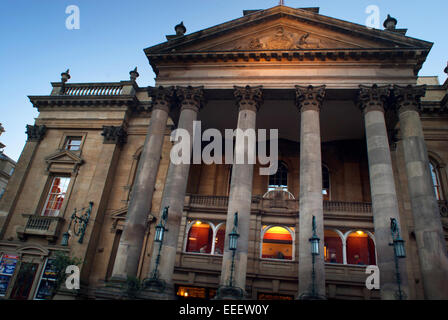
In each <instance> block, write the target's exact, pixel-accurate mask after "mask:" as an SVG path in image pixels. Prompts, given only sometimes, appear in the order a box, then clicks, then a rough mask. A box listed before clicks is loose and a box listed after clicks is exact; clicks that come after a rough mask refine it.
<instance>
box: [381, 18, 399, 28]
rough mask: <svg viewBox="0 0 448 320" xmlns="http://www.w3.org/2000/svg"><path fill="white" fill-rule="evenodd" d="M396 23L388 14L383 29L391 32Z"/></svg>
mask: <svg viewBox="0 0 448 320" xmlns="http://www.w3.org/2000/svg"><path fill="white" fill-rule="evenodd" d="M397 22H398V21H397V19H395V18H392V17H391V16H390V14H388V15H387V19H386V20H385V21H384V23H383V26H384V28H386V30H389V31H392V30H395V27H396V25H397Z"/></svg>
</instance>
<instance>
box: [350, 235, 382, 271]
mask: <svg viewBox="0 0 448 320" xmlns="http://www.w3.org/2000/svg"><path fill="white" fill-rule="evenodd" d="M347 263H348V264H357V265H375V264H376V259H375V244H374V242H373V240H372V239H371V238H370V237H369V235H368V234H367V233H366V232H364V231H362V230H357V231H355V232H352V233H350V235H349V236H348V237H347Z"/></svg>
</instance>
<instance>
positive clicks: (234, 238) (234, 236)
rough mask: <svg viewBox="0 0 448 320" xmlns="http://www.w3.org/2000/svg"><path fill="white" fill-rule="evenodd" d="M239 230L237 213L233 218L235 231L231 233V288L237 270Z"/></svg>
mask: <svg viewBox="0 0 448 320" xmlns="http://www.w3.org/2000/svg"><path fill="white" fill-rule="evenodd" d="M237 228H238V212H235V215H234V218H233V229H232V232H230V233H229V250H231V251H232V268H231V269H230V280H229V287H233V271H234V269H235V253H236V249H237V246H238V238H239V237H240V235H239V234H238V232H237Z"/></svg>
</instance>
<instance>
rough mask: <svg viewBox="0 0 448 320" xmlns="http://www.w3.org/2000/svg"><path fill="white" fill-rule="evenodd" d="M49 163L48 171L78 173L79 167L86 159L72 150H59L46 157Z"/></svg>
mask: <svg viewBox="0 0 448 320" xmlns="http://www.w3.org/2000/svg"><path fill="white" fill-rule="evenodd" d="M45 162H46V163H47V168H46V172H47V173H50V172H57V173H61V172H64V173H69V174H71V173H77V172H78V169H79V167H80V166H81V165H82V164H83V163H84V160H83V159H82V158H81V157H80V156H79V155H77V154H75V153H74V152H72V151H70V150H65V149H64V150H59V151H58V152H56V153H54V154H52V155H50V156H48V157H46V158H45Z"/></svg>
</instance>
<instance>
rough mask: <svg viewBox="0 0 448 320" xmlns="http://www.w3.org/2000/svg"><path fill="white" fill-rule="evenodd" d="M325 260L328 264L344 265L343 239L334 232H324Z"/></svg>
mask: <svg viewBox="0 0 448 320" xmlns="http://www.w3.org/2000/svg"><path fill="white" fill-rule="evenodd" d="M324 236H325V241H324V258H325V262H328V263H343V260H342V239H341V237H340V236H339V235H338V234H337V233H336V232H335V231H333V230H325V232H324Z"/></svg>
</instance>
